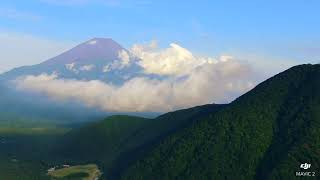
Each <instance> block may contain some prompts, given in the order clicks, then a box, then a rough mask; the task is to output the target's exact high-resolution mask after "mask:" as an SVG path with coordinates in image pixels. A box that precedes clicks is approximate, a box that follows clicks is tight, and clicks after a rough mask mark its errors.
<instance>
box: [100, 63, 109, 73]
mask: <svg viewBox="0 0 320 180" xmlns="http://www.w3.org/2000/svg"><path fill="white" fill-rule="evenodd" d="M109 71H111V68H110V66H109V65H105V66H103V68H102V72H104V73H106V72H109Z"/></svg>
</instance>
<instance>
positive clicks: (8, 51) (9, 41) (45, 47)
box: [0, 30, 75, 71]
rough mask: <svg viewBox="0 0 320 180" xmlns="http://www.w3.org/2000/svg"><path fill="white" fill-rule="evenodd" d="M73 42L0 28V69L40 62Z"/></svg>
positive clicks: (70, 45) (68, 47)
mask: <svg viewBox="0 0 320 180" xmlns="http://www.w3.org/2000/svg"><path fill="white" fill-rule="evenodd" d="M74 44H75V43H73V42H67V41H55V40H49V39H45V38H42V37H37V36H31V35H28V34H22V33H13V32H7V31H2V30H0V49H1V53H0V69H3V71H7V70H10V69H11V68H14V67H20V66H23V65H33V64H38V63H41V62H43V61H45V60H47V59H49V58H52V57H53V56H56V55H58V54H60V53H62V52H64V51H66V50H67V49H70V48H71V47H73V46H74Z"/></svg>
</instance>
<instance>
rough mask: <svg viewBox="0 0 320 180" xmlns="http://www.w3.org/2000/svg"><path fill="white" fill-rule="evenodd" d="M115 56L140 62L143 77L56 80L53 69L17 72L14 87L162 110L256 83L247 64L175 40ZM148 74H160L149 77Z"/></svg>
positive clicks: (114, 106)
mask: <svg viewBox="0 0 320 180" xmlns="http://www.w3.org/2000/svg"><path fill="white" fill-rule="evenodd" d="M119 57H120V58H121V60H120V61H122V62H121V64H123V63H124V64H125V65H128V66H129V65H130V64H131V63H135V64H137V65H139V66H141V67H142V68H143V72H144V74H145V76H142V77H135V78H132V79H129V80H127V81H126V82H124V83H123V84H122V85H118V86H116V85H113V84H111V83H108V82H102V81H99V80H90V81H84V80H75V79H61V78H59V75H58V74H41V75H39V76H33V75H28V76H24V77H20V78H18V79H16V80H15V84H16V86H17V88H18V89H23V90H29V91H33V92H39V93H42V94H46V95H48V96H49V97H51V98H53V99H56V100H62V101H66V100H75V101H79V102H81V103H84V104H86V105H88V106H90V107H98V108H100V109H102V110H105V111H121V112H146V111H153V112H166V111H171V110H176V109H181V108H187V107H192V106H196V105H201V104H208V103H226V102H230V101H231V100H233V99H234V98H236V97H237V96H239V95H241V94H243V93H245V92H246V91H248V90H250V89H251V88H253V87H254V86H255V84H256V82H257V79H256V78H255V77H256V73H255V72H254V70H253V69H252V68H251V66H250V65H249V64H246V63H243V62H241V61H238V60H236V59H235V58H234V57H231V56H226V55H225V56H220V57H218V58H212V57H197V56H195V55H193V53H191V52H190V51H189V50H187V49H185V48H183V47H181V46H179V45H178V44H174V43H172V44H170V47H168V48H166V49H158V48H157V46H156V44H154V43H151V44H147V45H134V46H133V47H132V48H131V49H130V50H129V53H127V52H120V53H119ZM129 62H130V63H129ZM119 68H123V67H121V66H119ZM105 71H106V72H107V71H109V69H108V68H106V69H105ZM150 74H156V75H158V76H162V77H164V78H161V80H159V79H153V78H151V77H152V76H149V75H150Z"/></svg>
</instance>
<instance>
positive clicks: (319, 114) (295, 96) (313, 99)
mask: <svg viewBox="0 0 320 180" xmlns="http://www.w3.org/2000/svg"><path fill="white" fill-rule="evenodd" d="M319 134H320V65H301V66H296V67H293V68H291V69H289V70H287V71H285V72H283V73H281V74H279V75H277V76H275V77H273V78H271V79H269V80H267V81H265V82H263V83H261V84H260V85H258V86H257V87H256V88H255V89H253V90H252V91H250V92H249V93H247V94H245V95H243V96H241V97H240V98H238V99H237V100H235V101H234V102H232V103H231V104H230V105H228V106H227V107H226V108H224V109H223V110H221V111H220V112H218V113H215V114H211V115H209V116H207V117H205V118H203V119H202V120H200V121H197V123H195V124H193V125H192V126H191V127H188V128H186V129H183V130H181V131H178V132H176V133H174V134H173V135H170V136H168V137H167V138H165V140H163V141H162V142H161V143H160V144H159V145H157V146H156V147H154V148H153V150H152V151H151V152H150V153H148V155H146V156H145V157H143V158H141V159H140V160H138V161H137V162H136V163H134V165H132V166H131V167H130V168H129V169H128V170H127V171H126V173H125V174H124V175H123V176H122V179H159V180H160V179H161V180H163V179H294V178H295V172H296V171H300V164H301V163H305V162H308V163H311V164H312V169H311V171H316V172H319V166H320V164H319V162H320V161H319V160H320V152H319V149H320V139H319Z"/></svg>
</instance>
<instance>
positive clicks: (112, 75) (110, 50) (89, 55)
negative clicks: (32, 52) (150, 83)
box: [0, 38, 141, 84]
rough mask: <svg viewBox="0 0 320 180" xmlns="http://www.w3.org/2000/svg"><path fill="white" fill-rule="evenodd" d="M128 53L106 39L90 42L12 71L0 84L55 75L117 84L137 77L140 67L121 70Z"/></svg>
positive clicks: (125, 67) (6, 74)
mask: <svg viewBox="0 0 320 180" xmlns="http://www.w3.org/2000/svg"><path fill="white" fill-rule="evenodd" d="M126 56H128V51H127V50H126V49H125V48H123V47H122V46H121V45H119V44H118V43H117V42H115V41H114V40H112V39H110V38H93V39H91V40H88V41H86V42H84V43H82V44H79V45H77V46H76V47H74V48H72V49H70V50H68V51H66V52H64V53H62V54H60V55H58V56H56V57H53V58H51V59H49V60H46V61H44V62H42V63H40V64H37V65H32V66H23V67H19V68H15V69H13V70H11V71H9V72H6V73H4V74H2V75H1V76H0V80H2V81H8V80H14V79H16V78H17V77H20V76H25V75H40V74H43V73H46V74H52V73H57V74H59V77H60V78H66V79H77V80H101V81H104V82H108V83H113V84H121V83H122V82H123V81H124V80H127V79H129V78H132V77H136V76H139V75H140V72H141V67H139V66H137V65H131V66H130V67H129V66H128V67H127V66H124V67H121V68H117V70H114V69H115V67H116V66H121V59H122V58H126Z"/></svg>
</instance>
